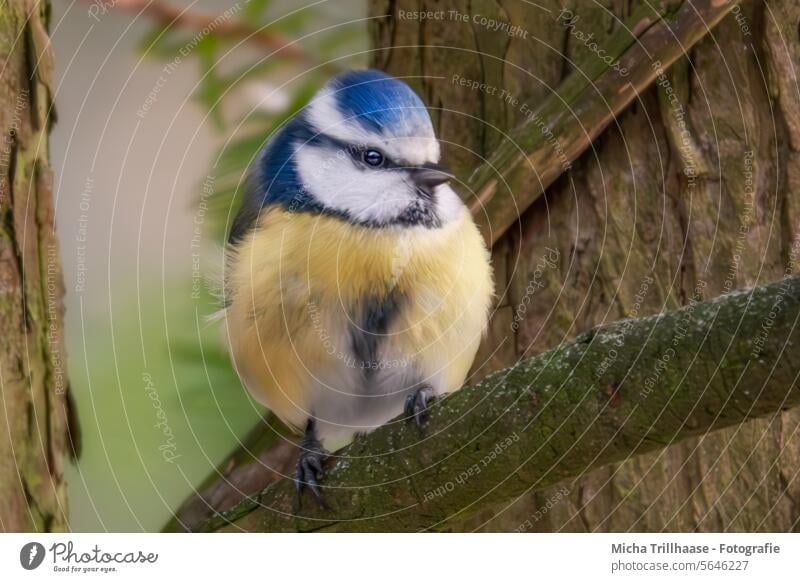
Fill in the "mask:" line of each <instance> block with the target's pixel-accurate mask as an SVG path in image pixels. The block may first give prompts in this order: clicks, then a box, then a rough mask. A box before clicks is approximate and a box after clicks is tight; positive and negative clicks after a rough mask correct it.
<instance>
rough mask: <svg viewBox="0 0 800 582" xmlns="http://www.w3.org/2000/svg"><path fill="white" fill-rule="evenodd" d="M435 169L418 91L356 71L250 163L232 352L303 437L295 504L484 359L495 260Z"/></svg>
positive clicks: (239, 228)
mask: <svg viewBox="0 0 800 582" xmlns="http://www.w3.org/2000/svg"><path fill="white" fill-rule="evenodd" d="M439 158H440V146H439V142H438V141H437V139H436V136H435V134H434V131H433V124H432V122H431V118H430V116H429V115H428V111H427V110H426V108H425V105H424V104H423V102H422V101H421V100H420V98H419V97H418V96H417V95H416V94H415V93H414V91H413V90H412V89H411V88H410V87H409V86H408V85H406V84H405V83H404V82H402V81H400V80H398V79H395V78H393V77H391V76H388V75H386V74H384V73H382V72H379V71H374V70H360V71H348V72H345V73H342V74H340V75H338V76H336V77H334V78H333V79H331V80H330V81H329V82H328V83H327V84H326V85H325V86H324V87H323V88H322V89H320V91H319V92H318V93H317V94H316V95H315V96H314V98H313V99H312V100H311V101H310V103H309V105H308V106H307V107H305V108H304V109H303V110H302V111H301V112H300V113H298V114H297V115H296V116H295V117H294V118H292V119H291V120H290V121H288V122H287V123H286V124H285V125H284V126H283V127H282V128H281V129H280V131H278V132H276V133H275V134H274V136H273V137H272V138H271V139H270V140H269V141H268V142H267V143H266V145H265V146H264V148H263V150H262V151H261V152H260V153H259V155H258V156H257V158H255V159H254V162H253V164H252V165H251V168H250V170H249V173H248V180H247V187H246V188H245V189H244V190H245V191H246V193H245V195H244V197H243V203H242V207H241V210H240V211H239V213H238V215H237V217H236V219H235V220H234V222H233V225H232V228H231V233H230V240H229V243H230V244H229V245H228V250H227V260H226V273H225V305H226V307H225V311H224V317H225V319H226V322H227V325H226V329H227V341H228V345H229V348H230V352H231V355H232V360H233V363H234V366H235V368H236V370H237V372H238V374H239V376H240V378H241V379H242V381H243V383H244V384H245V386H246V387H247V389H248V390H249V391H250V393H251V394H252V395H253V397H254V398H255V399H256V400H257V401H259V402H261V403H262V404H264V405H265V406H266V407H267V408H269V409H270V410H271V411H272V412H274V413H275V414H276V415H277V416H278V417H279V418H280V419H281V420H282V421H284V422H285V423H286V424H287V425H288V426H290V427H292V428H293V429H295V430H297V431H298V433H302V434H303V435H304V437H303V439H302V441H301V452H300V455H299V459H298V463H297V470H296V474H295V478H296V483H297V485H298V490H299V493H300V494H302V491H303V488H304V486H305V485H308V486H309V488H310V489H311V490H312V491H313V492H314V493H315V494H317V495H319V489H318V481H319V479H320V477H321V476H322V464H321V461H322V459H323V458H324V456H325V452H324V451H325V450H326V449H327V450H334V449H335V448H337V447H338V446H341V445H343V444H346V443H347V441H348V440H349V439H351V438H352V437H353V435H354V434H356V433H364V432H368V431H370V430H372V429H374V428H376V427H378V426H381V425H382V424H385V423H386V422H387V421H389V420H391V419H392V418H394V417H397V416H399V415H400V414H401V413H403V412H404V411H405V416H406V418H411V419H415V420H416V422H417V423H421V422H422V421H423V420H424V418H425V411H426V408H427V406H428V404H429V403H430V401H431V399H433V398H435V397H439V396H443V395H446V394H447V393H449V392H453V391H455V390H457V389H458V388H459V387H461V385H462V383H463V382H464V380H465V378H466V376H467V373H468V371H469V369H470V367H471V365H472V362H473V360H474V358H475V353H476V351H477V349H478V344H479V342H480V339H481V335H482V332H483V331H484V329H485V327H486V324H487V318H488V312H489V307H490V303H491V298H492V295H493V292H494V291H493V282H492V275H491V269H490V265H489V253H488V251H487V249H486V245H485V243H484V241H483V238H482V237H481V235H480V233H479V231H478V229H477V227H476V226H475V224H474V222H473V221H472V217H471V216H470V213H469V211H468V210H467V208H466V207H465V205H464V204H463V203H462V201H461V199H460V198H459V197H458V196H457V195H456V193H455V192H454V191H453V189H452V188H451V187H450V186H449V185H448V180H449V179H450V178H452V176H451V175H450V174H449V173H448V172H447V171H446V170H445V169H444V168H442V167H441V166H440V165H438V162H439ZM323 447H324V448H323Z"/></svg>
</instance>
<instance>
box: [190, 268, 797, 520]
mask: <svg viewBox="0 0 800 582" xmlns="http://www.w3.org/2000/svg"><path fill="white" fill-rule="evenodd" d="M766 322H769V325H768V327H765V324H766ZM765 330H766V331H765ZM798 342H800V276H793V277H787V278H786V279H784V280H783V281H780V282H778V283H773V284H771V285H766V286H762V287H759V288H756V289H754V290H753V291H752V292H742V291H740V292H734V293H731V294H728V295H725V296H723V297H720V298H718V299H715V300H711V301H707V302H702V303H694V304H692V305H690V306H687V307H685V308H683V309H681V310H678V311H673V312H670V313H667V314H665V315H661V316H651V317H646V318H641V319H636V320H623V321H619V322H616V323H613V324H609V325H607V326H603V327H600V328H596V329H594V330H592V331H590V332H588V333H585V334H582V335H580V336H579V337H578V338H577V339H576V340H575V341H573V342H568V343H564V344H562V345H560V346H559V347H557V348H554V349H553V350H550V351H548V352H545V353H544V354H541V355H539V356H537V357H535V358H531V359H529V360H525V361H522V362H520V363H519V364H517V365H515V366H513V367H512V368H509V369H505V370H501V371H499V372H496V373H495V374H492V375H491V376H489V377H488V378H486V379H485V380H484V381H483V382H481V383H479V384H478V385H475V386H469V387H465V388H463V389H461V390H460V391H458V392H456V393H455V394H454V395H452V396H449V397H447V398H446V399H444V400H443V401H441V402H439V403H438V404H437V405H435V406H434V407H433V409H432V410H431V417H430V419H429V424H428V425H427V426H426V430H425V434H424V435H422V434H420V432H419V431H418V430H417V428H416V426H415V425H414V423H407V422H405V421H404V419H402V418H398V419H395V421H393V422H390V423H388V424H387V425H385V426H383V427H381V428H379V429H378V430H376V431H375V432H373V433H370V434H369V435H367V436H364V437H360V438H358V439H356V441H355V443H353V444H352V445H350V446H348V447H346V448H345V449H343V450H342V451H340V452H339V453H337V454H336V455H335V460H334V461H333V462H332V467H331V468H330V470H329V471H328V473H327V475H326V477H325V482H324V486H323V490H324V495H325V502H326V504H325V506H324V507H321V506H319V505H317V504H316V503H314V502H313V501H312V498H311V496H310V493H309V495H308V496H307V497H306V499H307V500H308V501H307V503H306V504H305V505H306V507H303V508H298V507H296V505H295V498H296V492H295V486H294V483H293V482H292V481H291V480H287V479H284V480H281V481H278V482H276V483H274V484H273V485H271V486H269V487H268V488H267V489H265V490H264V491H263V492H262V493H261V494H260V495H258V496H256V498H255V500H254V501H251V502H249V503H244V504H241V505H240V506H238V507H237V508H236V509H234V510H233V511H231V512H230V513H228V514H224V515H222V516H221V517H219V518H217V519H215V520H213V521H212V522H210V523H208V524H207V525H206V527H205V529H206V530H211V531H218V530H230V531H240V530H244V531H356V532H365V531H367V532H368V531H421V530H437V531H441V530H443V531H451V530H462V529H465V528H469V527H470V526H469V525H468V524H469V523H470V519H469V518H471V517H472V518H473V519H472V521H473V522H474V521H476V518H474V517H473V516H474V515H475V514H476V513H478V514H479V516H478V518H477V519H478V520H479V519H480V514H485V513H486V508H493V509H495V510H499V511H500V512H502V511H503V509H504V508H506V507H508V504H509V502H511V501H513V500H514V499H517V498H520V497H523V496H526V495H528V494H529V493H530V492H531V491H535V490H541V489H542V488H546V487H548V486H551V485H555V484H559V483H562V484H561V485H559V492H560V493H561V495H562V496H563V495H565V494H566V493H564V491H566V490H567V488H566V487H565V485H563V481H564V479H567V478H569V479H575V478H580V477H581V476H582V475H583V474H585V473H586V472H587V471H589V470H591V469H593V468H595V467H599V466H603V465H607V464H608V463H611V462H616V461H620V460H623V459H630V458H631V457H633V456H635V455H637V454H641V453H645V452H648V451H658V453H655V454H656V455H661V456H663V455H664V454H665V449H664V447H665V445H668V444H670V443H673V442H677V441H680V440H683V439H685V438H687V437H689V436H691V435H697V434H705V433H706V432H707V431H711V430H714V429H717V428H722V427H728V426H734V425H740V423H743V422H745V421H747V420H749V419H751V418H756V417H760V416H763V415H767V416H768V417H769V418H776V417H778V416H779V415H780V411H781V410H783V409H786V408H789V407H792V406H796V405H798V404H800V384H798V379H799V378H800V360H798V358H797V352H796V346H797V344H798ZM740 426H741V425H740ZM745 426H746V424H745ZM672 477H673V478H674V474H673V475H672ZM513 517H514V518H515V519H516V520H517V524H516V527H515V529H524V528H525V525H526V521H527V522H530V523H531V524H532V523H533V522H532V521H531V518H528V517H526V516H519V515H515V516H513ZM534 519H535V518H534Z"/></svg>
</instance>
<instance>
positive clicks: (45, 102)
mask: <svg viewBox="0 0 800 582" xmlns="http://www.w3.org/2000/svg"><path fill="white" fill-rule="evenodd" d="M48 13H49V4H48V2H37V1H33V0H29V1H24V0H10V2H4V3H3V6H2V8H1V9H0V67H2V74H1V75H0V79H2V81H1V82H0V128H1V130H2V147H1V148H0V149H1V152H0V153H1V154H2V157H0V330H2V331H1V332H0V404H2V408H1V409H0V434H2V435H3V436H2V438H0V531H63V530H66V529H67V508H66V497H65V492H66V484H65V482H64V477H63V464H64V460H65V454H66V452H67V451H68V450H70V447H69V438H68V416H69V415H68V385H67V378H66V363H65V360H64V350H63V344H62V327H61V325H62V313H63V306H62V297H63V294H64V289H63V282H62V276H61V263H60V260H59V253H58V245H57V242H56V237H55V231H54V208H53V193H52V175H51V170H50V165H49V160H48V134H49V129H50V123H51V120H52V112H51V95H52V93H51V83H52V79H53V56H52V52H51V51H52V49H51V46H50V43H49V38H48V35H47V29H46V26H47V18H48Z"/></svg>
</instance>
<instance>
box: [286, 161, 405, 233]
mask: <svg viewBox="0 0 800 582" xmlns="http://www.w3.org/2000/svg"><path fill="white" fill-rule="evenodd" d="M296 157H297V170H298V173H299V174H300V181H301V182H302V183H303V185H304V186H305V188H307V189H308V191H309V192H310V193H311V194H312V196H313V197H314V198H315V199H316V200H317V201H318V202H320V203H321V204H322V205H323V206H325V207H326V208H330V209H333V210H338V211H341V212H346V213H348V214H349V215H350V216H352V217H353V218H356V219H358V220H362V221H376V222H385V221H388V220H391V219H393V218H395V217H397V216H398V215H399V214H401V213H402V212H403V211H404V210H405V209H406V208H407V207H408V205H409V204H411V202H413V201H414V200H415V198H416V192H415V191H414V189H413V188H412V187H411V186H410V185H409V184H408V183H407V182H406V181H405V180H404V179H403V176H402V174H400V173H398V172H391V171H387V172H381V171H370V170H362V169H360V168H358V167H356V166H355V164H353V162H352V160H350V159H349V158H348V157H346V156H342V155H337V153H335V152H330V151H328V150H324V149H321V148H317V147H305V148H300V149H299V150H298V151H297V153H296Z"/></svg>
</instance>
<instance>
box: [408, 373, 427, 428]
mask: <svg viewBox="0 0 800 582" xmlns="http://www.w3.org/2000/svg"><path fill="white" fill-rule="evenodd" d="M431 400H433V389H432V388H431V387H430V386H428V385H427V384H426V385H425V386H423V387H421V388H419V389H418V390H416V391H415V392H412V393H411V394H409V395H408V396H407V397H406V403H405V407H404V411H405V415H406V418H407V420H409V421H410V420H411V419H413V420H414V423H415V424H416V425H417V428H419V429H420V430H421V429H422V427H423V425H424V424H425V422H426V421H427V420H428V404H429V403H430V401H431Z"/></svg>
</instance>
